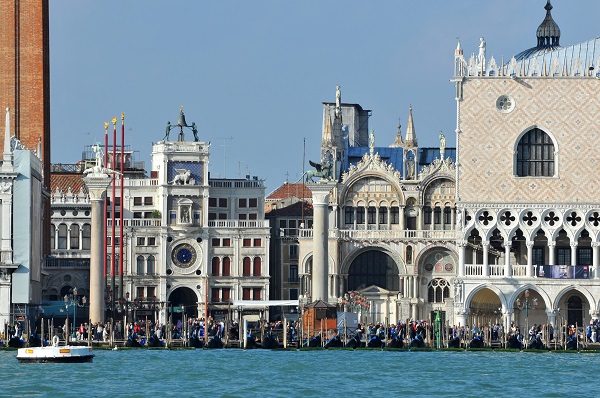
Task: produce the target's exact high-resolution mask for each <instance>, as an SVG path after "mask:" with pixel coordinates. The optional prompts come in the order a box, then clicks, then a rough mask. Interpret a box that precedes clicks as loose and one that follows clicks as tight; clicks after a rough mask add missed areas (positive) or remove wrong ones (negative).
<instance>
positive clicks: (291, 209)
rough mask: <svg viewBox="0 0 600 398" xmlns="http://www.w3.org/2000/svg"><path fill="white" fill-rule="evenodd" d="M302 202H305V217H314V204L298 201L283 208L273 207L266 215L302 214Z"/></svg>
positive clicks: (287, 215) (289, 215)
mask: <svg viewBox="0 0 600 398" xmlns="http://www.w3.org/2000/svg"><path fill="white" fill-rule="evenodd" d="M302 203H304V217H312V215H313V206H312V203H307V202H296V203H294V204H292V205H289V206H286V207H282V208H281V209H273V210H271V211H270V212H268V213H266V214H265V215H266V216H267V217H291V216H302Z"/></svg>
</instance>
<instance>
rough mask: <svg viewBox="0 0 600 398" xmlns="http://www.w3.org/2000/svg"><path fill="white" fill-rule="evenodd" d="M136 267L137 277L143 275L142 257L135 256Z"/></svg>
mask: <svg viewBox="0 0 600 398" xmlns="http://www.w3.org/2000/svg"><path fill="white" fill-rule="evenodd" d="M136 265H137V267H136V273H137V274H138V275H144V256H137V261H136Z"/></svg>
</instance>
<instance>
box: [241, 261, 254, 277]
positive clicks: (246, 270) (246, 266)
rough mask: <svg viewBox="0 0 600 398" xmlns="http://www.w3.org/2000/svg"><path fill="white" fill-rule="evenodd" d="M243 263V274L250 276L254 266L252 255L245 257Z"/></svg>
mask: <svg viewBox="0 0 600 398" xmlns="http://www.w3.org/2000/svg"><path fill="white" fill-rule="evenodd" d="M242 265H243V267H242V268H243V269H242V274H243V275H244V276H250V275H251V274H250V268H251V266H252V260H250V257H244V260H243V261H242Z"/></svg>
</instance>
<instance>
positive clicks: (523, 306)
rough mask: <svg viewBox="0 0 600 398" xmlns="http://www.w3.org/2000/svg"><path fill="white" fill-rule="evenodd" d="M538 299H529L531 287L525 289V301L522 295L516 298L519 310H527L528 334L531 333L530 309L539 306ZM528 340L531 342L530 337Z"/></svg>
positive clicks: (526, 323)
mask: <svg viewBox="0 0 600 398" xmlns="http://www.w3.org/2000/svg"><path fill="white" fill-rule="evenodd" d="M537 301H538V299H537V298H533V299H532V300H531V301H530V300H529V289H527V290H525V300H524V301H521V298H520V297H517V299H516V300H515V308H518V309H519V310H525V325H526V328H527V330H526V331H525V333H527V335H529V309H530V308H531V309H535V308H537V304H538V302H537ZM526 341H527V342H529V338H527V339H526Z"/></svg>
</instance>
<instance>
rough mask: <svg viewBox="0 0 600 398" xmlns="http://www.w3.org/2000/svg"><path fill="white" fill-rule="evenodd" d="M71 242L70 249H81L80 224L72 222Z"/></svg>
mask: <svg viewBox="0 0 600 398" xmlns="http://www.w3.org/2000/svg"><path fill="white" fill-rule="evenodd" d="M70 240H71V242H70V247H69V249H72V250H78V249H79V225H78V224H71V239H70Z"/></svg>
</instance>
